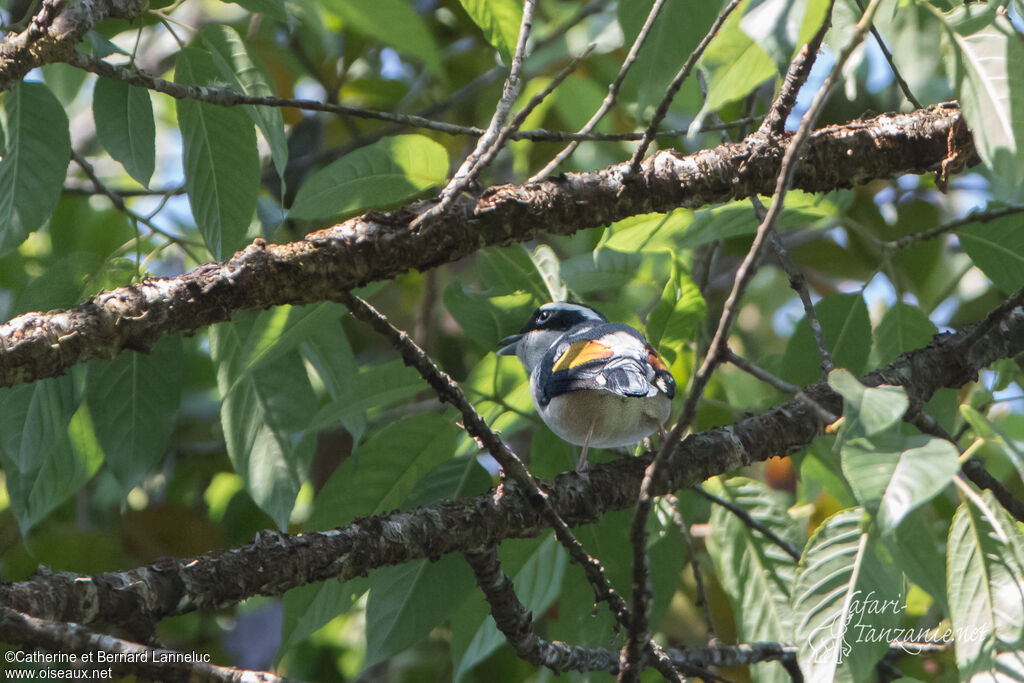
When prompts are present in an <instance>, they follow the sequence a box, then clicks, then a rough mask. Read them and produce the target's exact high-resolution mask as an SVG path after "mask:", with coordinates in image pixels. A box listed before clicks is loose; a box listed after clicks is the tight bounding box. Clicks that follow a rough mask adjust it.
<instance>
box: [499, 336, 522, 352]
mask: <svg viewBox="0 0 1024 683" xmlns="http://www.w3.org/2000/svg"><path fill="white" fill-rule="evenodd" d="M522 338H523V335H522V334H513V335H511V336H508V337H505V338H504V339H502V340H501V341H500V342H498V346H499V348H498V355H499V356H514V355H516V346H517V345H518V344H519V340H520V339H522Z"/></svg>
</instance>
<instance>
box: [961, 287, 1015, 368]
mask: <svg viewBox="0 0 1024 683" xmlns="http://www.w3.org/2000/svg"><path fill="white" fill-rule="evenodd" d="M1018 306H1024V287H1022V288H1021V289H1020V290H1018V291H1017V293H1016V294H1014V295H1013V296H1011V297H1010V298H1009V299H1007V300H1006V301H1004V302H1003V303H1001V304H999V306H997V307H996V308H995V309H994V310H993V311H992V312H991V313H989V314H988V315H987V316H985V319H984V320H982V321H981V323H980V324H979V325H978V326H977V327H975V328H974V329H973V330H971V331H970V332H969V333H968V334H967V336H966V337H964V338H963V339H962V340H960V349H961V350H962V352H963V355H964V356H965V357H966V356H967V355H968V354H969V353H970V352H971V347H972V346H974V344H975V342H977V341H978V340H979V339H981V338H982V337H984V336H985V335H986V334H988V331H989V330H990V329H992V326H993V325H995V324H996V323H997V322H998V321H999V320H1000V319H1001V318H1002V317H1003V316H1004V315H1006V314H1007V313H1008V312H1010V311H1012V310H1013V309H1015V308H1017V307H1018ZM1021 315H1024V313H1021Z"/></svg>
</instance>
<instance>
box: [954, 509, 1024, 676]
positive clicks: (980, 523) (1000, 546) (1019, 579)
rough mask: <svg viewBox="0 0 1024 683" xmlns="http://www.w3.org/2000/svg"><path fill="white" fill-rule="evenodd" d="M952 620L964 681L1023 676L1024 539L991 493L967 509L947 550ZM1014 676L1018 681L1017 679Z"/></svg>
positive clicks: (957, 518) (962, 511)
mask: <svg viewBox="0 0 1024 683" xmlns="http://www.w3.org/2000/svg"><path fill="white" fill-rule="evenodd" d="M947 548H948V550H947V554H946V570H947V572H948V581H947V586H948V591H949V615H950V621H951V622H952V627H953V630H954V632H955V633H957V634H958V636H957V638H956V661H957V665H958V667H959V673H960V678H961V680H971V679H972V677H974V676H978V677H979V680H980V679H982V678H984V679H988V680H1004V677H1005V680H1020V674H1021V673H1024V656H1022V652H1024V551H1022V548H1024V537H1022V536H1021V532H1020V529H1019V528H1018V527H1017V525H1016V524H1014V522H1013V521H1012V520H1011V519H1010V518H1009V517H1008V516H1007V514H1006V513H1005V512H1004V511H1003V509H1002V507H1000V505H999V503H998V502H996V500H995V498H994V497H993V496H992V494H991V493H990V492H989V491H984V492H983V493H982V494H981V498H980V499H978V500H975V501H973V502H971V503H963V504H962V505H961V506H960V507H959V508H958V509H957V511H956V514H955V515H954V516H953V524H952V526H951V527H950V529H949V542H948V544H947ZM1015 673H1016V675H1014V674H1015Z"/></svg>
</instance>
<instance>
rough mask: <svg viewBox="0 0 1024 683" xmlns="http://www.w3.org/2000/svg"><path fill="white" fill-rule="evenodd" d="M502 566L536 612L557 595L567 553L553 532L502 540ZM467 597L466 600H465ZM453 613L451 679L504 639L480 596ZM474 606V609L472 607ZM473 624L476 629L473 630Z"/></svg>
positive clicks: (479, 660) (496, 646)
mask: <svg viewBox="0 0 1024 683" xmlns="http://www.w3.org/2000/svg"><path fill="white" fill-rule="evenodd" d="M500 557H501V566H502V569H503V570H504V572H505V574H506V575H507V576H508V577H509V578H511V579H512V584H513V585H514V586H515V593H516V596H517V597H518V598H519V601H520V602H521V603H522V604H523V607H525V608H526V610H527V611H528V612H529V613H531V614H533V615H535V617H536V616H539V615H541V614H543V613H544V610H546V609H547V608H548V607H550V606H551V604H552V603H553V602H554V601H555V599H556V598H558V593H559V588H560V587H561V585H562V577H563V576H564V574H565V568H566V566H567V565H568V564H569V563H568V554H567V553H566V552H565V550H564V549H563V548H562V546H561V545H559V544H558V542H557V541H556V540H555V539H554V537H553V536H552V535H548V536H547V537H546V538H544V539H539V538H537V539H535V538H531V539H512V540H509V541H505V542H503V543H502V544H501V550H500ZM468 603H469V601H467V604H468ZM467 604H464V605H463V606H462V607H461V608H460V609H459V611H458V612H457V613H456V614H455V615H453V617H452V649H453V655H454V656H453V660H454V661H455V674H454V676H453V679H454V680H456V681H458V680H459V679H461V678H462V677H463V676H465V675H466V674H467V673H469V672H470V671H472V670H473V667H475V666H476V665H477V664H479V663H480V662H482V661H483V660H484V659H486V658H487V657H488V656H489V655H490V654H491V653H492V652H494V651H495V650H497V649H498V648H499V647H501V645H503V644H504V643H505V636H504V635H503V634H502V633H501V632H499V631H498V627H497V626H496V625H495V623H494V618H493V617H492V616H491V615H490V614H489V613H488V610H487V607H486V606H485V605H484V601H483V599H482V598H481V599H480V600H479V602H478V603H473V605H472V607H467ZM474 608H475V609H474ZM473 627H475V630H473Z"/></svg>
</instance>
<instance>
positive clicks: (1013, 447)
mask: <svg viewBox="0 0 1024 683" xmlns="http://www.w3.org/2000/svg"><path fill="white" fill-rule="evenodd" d="M960 414H961V415H962V416H963V418H964V419H965V420H967V423H968V424H970V425H971V428H972V429H973V430H974V435H975V436H976V437H977V438H979V439H984V440H985V443H986V444H988V445H989V446H992V447H994V448H995V449H997V450H998V451H1000V452H1002V453H1003V454H1004V455H1005V456H1006V458H1007V459H1008V460H1009V461H1010V463H1011V464H1012V465H1013V467H1014V469H1016V470H1017V476H1019V477H1020V479H1021V481H1024V444H1021V442H1020V441H1019V440H1017V439H1014V438H1012V437H1011V436H1010V435H1009V434H1007V433H1006V432H1005V431H1003V430H1002V429H1000V428H999V426H998V425H996V424H995V423H994V422H992V420H989V419H988V418H987V417H985V416H984V415H982V414H981V413H979V412H978V411H977V410H975V409H974V408H972V407H971V406H969V405H966V404H964V405H962V406H960Z"/></svg>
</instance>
